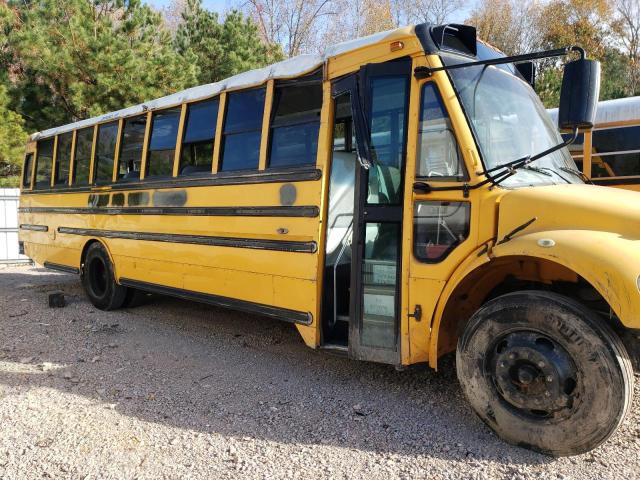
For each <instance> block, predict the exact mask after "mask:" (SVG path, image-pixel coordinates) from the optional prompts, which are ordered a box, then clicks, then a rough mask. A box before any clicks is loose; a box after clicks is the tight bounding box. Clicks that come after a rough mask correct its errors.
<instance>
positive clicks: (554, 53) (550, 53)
mask: <svg viewBox="0 0 640 480" xmlns="http://www.w3.org/2000/svg"><path fill="white" fill-rule="evenodd" d="M571 52H578V53H579V54H580V58H581V59H583V60H584V59H585V57H586V52H585V50H584V48H582V47H579V46H577V45H572V46H570V47H563V48H556V49H553V50H543V51H541V52H533V53H525V54H522V55H511V56H509V57H499V58H490V59H487V60H478V61H477V62H466V63H455V64H453V65H444V66H442V67H416V68H415V69H414V70H413V74H414V76H415V77H416V78H428V77H430V76H431V75H433V74H434V73H435V72H440V71H443V70H456V69H458V68H466V67H476V66H480V65H502V64H505V63H519V62H526V61H529V60H540V59H542V58H550V57H562V56H564V55H568V54H569V53H571Z"/></svg>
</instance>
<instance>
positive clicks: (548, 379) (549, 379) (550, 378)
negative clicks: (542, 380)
mask: <svg viewBox="0 0 640 480" xmlns="http://www.w3.org/2000/svg"><path fill="white" fill-rule="evenodd" d="M547 382H549V383H551V382H553V377H552V376H551V375H547Z"/></svg>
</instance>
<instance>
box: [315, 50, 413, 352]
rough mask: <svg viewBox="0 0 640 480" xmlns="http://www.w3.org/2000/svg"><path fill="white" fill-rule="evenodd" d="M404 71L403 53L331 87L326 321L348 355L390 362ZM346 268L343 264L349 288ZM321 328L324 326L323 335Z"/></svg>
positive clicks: (395, 329)
mask: <svg viewBox="0 0 640 480" xmlns="http://www.w3.org/2000/svg"><path fill="white" fill-rule="evenodd" d="M410 75H411V62H410V61H409V60H408V59H401V60H397V61H392V62H386V63H381V64H372V65H367V66H365V67H363V68H362V69H361V70H360V71H359V72H358V73H357V74H353V75H350V76H348V77H346V78H343V79H341V80H339V81H337V82H335V83H334V84H333V85H332V93H333V97H334V102H335V103H334V105H335V112H336V114H335V119H334V149H333V150H334V151H333V158H332V167H331V180H330V187H329V190H330V195H329V196H330V198H329V215H328V227H327V262H328V263H327V265H325V267H328V268H326V269H325V289H326V288H327V287H329V286H330V288H331V289H332V290H333V300H334V301H333V304H332V305H331V308H333V311H329V312H327V308H326V307H327V306H328V305H327V302H326V299H327V296H326V295H325V308H324V311H325V315H324V319H325V320H327V318H328V321H330V322H333V324H334V325H335V327H334V330H333V331H332V332H330V334H334V335H336V336H337V338H340V337H341V335H340V333H341V332H340V330H339V329H340V322H341V321H343V323H344V324H343V325H342V329H343V332H342V338H346V339H348V351H349V356H350V357H352V358H356V359H359V360H369V361H376V362H383V363H390V364H399V363H400V344H399V311H400V304H399V302H400V278H401V268H402V265H401V258H402V255H401V243H402V242H401V238H402V236H401V235H402V205H403V187H404V185H403V177H404V160H405V154H406V118H407V108H408V99H409V85H410ZM340 185H342V187H343V188H342V190H343V194H342V197H341V198H342V202H343V204H342V206H340V203H339V202H340V201H341V200H340V199H339V198H338V197H339V195H338V192H339V191H340ZM349 185H352V186H353V189H349ZM345 199H348V200H345ZM340 238H342V240H340ZM334 244H335V245H334ZM331 262H333V264H331ZM345 267H348V270H349V272H348V281H349V284H348V286H347V284H346V277H345V275H344V273H345ZM332 268H333V272H335V273H334V274H332V278H331V279H329V281H328V282H327V281H326V280H327V271H330V270H331V269H332ZM340 272H342V275H341V274H340ZM341 279H342V283H341ZM340 292H342V295H341V293H340ZM347 306H348V315H346V316H345V315H344V313H346V312H345V308H346V307H347ZM345 319H346V322H344V320H345ZM336 328H337V329H336ZM326 332H327V329H326V328H325V329H324V330H323V333H325V338H326ZM345 334H346V337H345V336H344V335H345Z"/></svg>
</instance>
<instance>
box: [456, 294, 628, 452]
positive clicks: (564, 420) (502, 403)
mask: <svg viewBox="0 0 640 480" xmlns="http://www.w3.org/2000/svg"><path fill="white" fill-rule="evenodd" d="M456 366H457V372H458V379H459V381H460V383H461V385H462V389H463V391H464V393H465V395H466V397H467V399H468V400H469V402H470V403H471V406H472V407H473V409H474V410H475V412H476V413H477V414H478V416H479V417H480V418H481V419H482V420H483V421H484V422H485V423H486V424H487V425H488V426H489V427H491V428H492V429H493V430H494V431H495V432H496V433H497V434H498V435H499V436H500V437H502V438H503V439H505V440H506V441H508V442H510V443H512V444H515V445H519V446H522V447H527V448H531V449H533V450H536V451H539V452H542V453H546V454H550V455H554V456H564V455H576V454H580V453H584V452H587V451H589V450H591V449H593V448H595V447H597V446H598V445H600V444H601V443H603V442H604V441H605V440H606V439H607V438H609V436H610V435H611V434H612V433H613V432H614V431H615V430H616V428H617V427H618V426H619V425H620V423H622V421H623V420H624V417H625V415H626V414H627V412H628V410H629V407H630V405H631V401H632V396H633V371H632V367H631V361H630V359H629V355H628V353H627V351H626V350H625V348H624V346H623V345H622V342H621V341H620V339H619V338H618V337H617V336H616V335H615V333H614V332H613V331H612V330H611V329H610V328H609V327H608V326H607V325H606V324H604V322H603V320H602V319H601V318H599V317H598V316H597V315H596V314H595V313H594V312H592V311H591V310H589V309H587V308H586V307H584V306H583V305H581V304H579V303H577V302H575V301H573V300H571V299H570V298H567V297H564V296H561V295H558V294H555V293H549V292H539V291H522V292H516V293H510V294H507V295H503V296H501V297H498V298H495V299H493V300H491V301H489V302H488V303H487V304H485V305H484V306H483V307H482V308H481V309H480V310H478V311H477V312H476V313H475V314H474V315H473V317H472V318H471V319H470V321H469V323H468V324H467V326H466V328H465V330H464V332H463V334H462V336H461V337H460V339H459V341H458V348H457V356H456Z"/></svg>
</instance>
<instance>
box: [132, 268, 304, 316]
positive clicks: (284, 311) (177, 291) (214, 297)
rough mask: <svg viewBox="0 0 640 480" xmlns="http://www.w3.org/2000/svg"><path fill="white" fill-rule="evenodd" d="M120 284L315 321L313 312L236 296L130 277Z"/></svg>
mask: <svg viewBox="0 0 640 480" xmlns="http://www.w3.org/2000/svg"><path fill="white" fill-rule="evenodd" d="M120 284H121V285H124V286H125V287H132V288H137V289H140V290H144V291H146V292H151V293H157V294H160V295H169V296H172V297H177V298H182V299H184V300H193V301H196V302H201V303H207V304H209V305H215V306H216V307H226V308H232V309H234V310H241V311H244V312H249V313H256V314H258V315H264V316H266V317H271V318H275V319H277V320H283V321H285V322H291V323H299V324H302V325H310V324H311V322H312V321H313V317H312V315H311V313H308V312H300V311H297V310H289V309H287V308H280V307H273V306H271V305H264V304H261V303H253V302H248V301H246V300H238V299H235V298H228V297H222V296H220V295H212V294H209V293H201V292H194V291H192V290H184V289H182V288H174V287H166V286H164V285H158V284H155V283H148V282H142V281H139V280H132V279H130V278H121V279H120Z"/></svg>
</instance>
